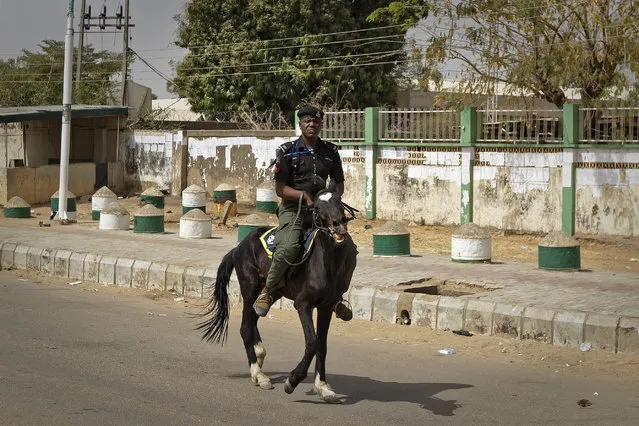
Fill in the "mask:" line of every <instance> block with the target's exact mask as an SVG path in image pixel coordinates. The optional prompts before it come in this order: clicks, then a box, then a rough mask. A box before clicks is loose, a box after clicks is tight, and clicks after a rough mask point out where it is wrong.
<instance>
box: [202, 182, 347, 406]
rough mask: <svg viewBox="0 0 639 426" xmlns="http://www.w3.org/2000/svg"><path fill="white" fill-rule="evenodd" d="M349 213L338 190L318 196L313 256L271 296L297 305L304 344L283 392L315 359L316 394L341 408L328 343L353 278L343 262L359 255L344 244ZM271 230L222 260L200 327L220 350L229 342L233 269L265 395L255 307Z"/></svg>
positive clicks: (253, 365) (255, 373)
mask: <svg viewBox="0 0 639 426" xmlns="http://www.w3.org/2000/svg"><path fill="white" fill-rule="evenodd" d="M345 208H346V209H347V210H348V212H349V213H350V215H351V216H353V217H354V214H353V211H354V209H352V208H350V207H348V206H347V205H345V204H343V203H342V201H341V198H340V196H339V195H338V194H337V192H335V188H334V186H333V187H329V189H326V190H323V191H320V192H319V193H318V194H317V195H316V196H315V199H314V203H313V225H314V226H315V227H316V228H318V231H317V234H316V236H315V239H314V243H313V247H312V249H311V252H310V253H309V254H307V255H306V257H305V258H304V259H303V261H302V262H300V263H299V264H296V265H294V266H291V267H290V268H289V270H288V272H287V274H286V276H285V281H286V283H285V286H284V288H283V290H282V291H281V292H279V293H277V294H274V295H273V296H274V299H275V300H278V299H280V298H281V297H282V296H283V297H286V298H289V299H291V300H293V302H294V306H295V309H296V310H297V312H298V314H299V317H300V321H301V323H302V328H303V330H304V339H305V344H306V348H305V351H304V356H303V358H302V360H301V361H300V362H299V364H297V366H296V367H295V369H294V370H293V371H291V373H290V375H289V376H288V378H287V379H286V383H285V384H284V390H285V391H286V392H287V393H292V392H293V391H294V390H295V387H297V385H298V384H299V383H300V382H301V381H302V380H304V379H305V378H306V376H307V374H308V368H309V366H310V363H311V361H312V360H313V358H316V361H315V383H314V389H315V392H316V393H317V394H318V395H319V396H320V397H321V398H322V399H323V400H324V401H326V402H340V400H339V399H337V398H336V396H335V392H334V391H333V390H332V389H331V387H330V386H329V385H328V383H327V382H326V364H325V361H326V341H327V336H328V329H329V326H330V323H331V318H332V314H333V309H334V308H335V306H336V304H337V303H338V302H339V301H341V300H342V295H343V294H344V292H345V291H346V290H347V289H348V285H349V283H350V279H351V277H352V275H353V270H354V266H353V267H352V268H347V267H346V266H345V261H344V259H346V258H347V256H355V255H356V253H357V251H356V249H355V246H354V245H353V244H344V240H345V239H347V238H348V239H350V236H349V235H348V234H347V221H348V220H347V218H346V216H345V214H344V209H345ZM300 210H301V209H300ZM267 230H268V228H259V229H256V230H254V231H253V232H251V233H250V234H248V235H247V236H246V238H244V239H243V240H242V241H241V242H240V243H239V244H238V246H237V247H235V248H234V249H232V250H231V251H230V252H228V253H227V254H226V255H225V256H224V258H223V259H222V263H221V264H220V266H219V268H218V271H217V278H216V281H215V288H214V291H213V296H212V297H211V300H210V301H209V303H208V305H207V307H206V310H205V312H204V313H203V314H202V315H204V316H210V318H208V319H207V320H206V321H204V322H202V323H201V324H199V326H198V329H200V330H202V331H203V334H204V336H203V338H204V339H205V340H207V341H209V342H213V343H220V344H223V343H224V341H225V340H226V337H227V334H228V320H229V299H228V290H227V289H228V284H229V281H230V278H231V273H232V272H233V269H235V271H236V274H237V279H238V281H239V283H240V290H241V294H242V301H243V310H242V326H241V328H240V334H241V336H242V340H243V341H244V347H245V349H246V355H247V357H248V363H249V369H250V373H251V381H252V382H253V384H254V385H256V386H259V387H261V388H262V389H272V388H273V385H272V384H271V380H270V378H269V377H268V376H266V375H265V374H264V372H263V370H262V367H263V364H264V358H265V356H266V350H265V349H264V346H263V344H262V338H261V337H260V332H259V330H258V328H257V322H258V320H259V317H258V316H257V314H256V313H255V311H254V310H253V307H252V306H253V302H254V301H255V299H256V298H257V295H258V294H259V292H260V290H261V289H262V287H264V284H265V278H266V275H267V273H268V270H269V265H270V259H269V257H268V255H267V253H266V251H265V250H264V248H263V246H262V244H261V242H260V239H259V237H260V236H261V235H262V234H263V233H264V232H266V231H267ZM282 232H286V231H285V230H283V231H282ZM353 251H354V253H353ZM353 264H354V262H353ZM313 309H317V330H316V329H315V326H314V324H313Z"/></svg>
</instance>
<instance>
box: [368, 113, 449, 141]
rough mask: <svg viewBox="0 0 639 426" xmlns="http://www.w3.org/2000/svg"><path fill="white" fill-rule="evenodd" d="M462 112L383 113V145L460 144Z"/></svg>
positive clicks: (381, 114) (381, 127)
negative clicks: (395, 143)
mask: <svg viewBox="0 0 639 426" xmlns="http://www.w3.org/2000/svg"><path fill="white" fill-rule="evenodd" d="M459 118H460V116H459V111H452V110H445V111H437V110H435V111H425V110H393V111H389V110H381V111H379V141H380V142H394V141H405V142H428V143H433V142H442V143H451V142H459V138H460V127H459Z"/></svg>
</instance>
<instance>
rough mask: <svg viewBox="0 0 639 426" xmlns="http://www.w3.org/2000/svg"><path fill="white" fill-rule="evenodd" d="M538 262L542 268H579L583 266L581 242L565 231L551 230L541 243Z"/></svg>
mask: <svg viewBox="0 0 639 426" xmlns="http://www.w3.org/2000/svg"><path fill="white" fill-rule="evenodd" d="M538 262H539V268H540V269H552V270H576V269H579V268H581V252H580V248H579V242H577V240H576V239H574V238H573V237H572V236H570V235H568V234H567V233H565V232H562V231H556V232H551V233H550V234H548V235H547V236H546V237H545V238H544V239H543V240H542V241H541V243H539V247H538Z"/></svg>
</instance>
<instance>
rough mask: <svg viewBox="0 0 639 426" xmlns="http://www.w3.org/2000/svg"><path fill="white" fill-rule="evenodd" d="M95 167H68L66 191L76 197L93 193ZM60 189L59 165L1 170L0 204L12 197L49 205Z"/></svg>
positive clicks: (79, 165) (89, 164)
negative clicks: (67, 187)
mask: <svg viewBox="0 0 639 426" xmlns="http://www.w3.org/2000/svg"><path fill="white" fill-rule="evenodd" d="M94 184H95V164H94V163H75V164H69V190H70V191H71V192H73V194H75V196H76V197H81V196H83V195H90V194H93V192H95V191H94ZM59 188H60V166H59V165H57V164H52V165H47V166H40V167H15V168H3V169H0V203H1V204H4V203H6V202H7V201H8V200H10V199H11V198H12V197H14V196H18V197H20V198H23V199H24V200H25V201H26V202H27V203H29V204H37V203H48V202H49V201H50V200H51V196H52V195H53V194H54V193H55V192H56V191H57V190H58V189H59Z"/></svg>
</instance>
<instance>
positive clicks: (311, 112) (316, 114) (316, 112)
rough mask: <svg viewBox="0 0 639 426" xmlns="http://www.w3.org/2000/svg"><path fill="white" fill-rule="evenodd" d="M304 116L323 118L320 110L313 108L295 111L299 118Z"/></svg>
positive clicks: (307, 107)
mask: <svg viewBox="0 0 639 426" xmlns="http://www.w3.org/2000/svg"><path fill="white" fill-rule="evenodd" d="M305 115H310V116H313V117H317V118H324V112H323V111H322V110H321V109H317V108H315V107H313V106H305V107H302V108H300V109H299V111H297V116H298V117H299V118H302V117H304V116H305Z"/></svg>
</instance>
